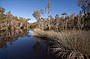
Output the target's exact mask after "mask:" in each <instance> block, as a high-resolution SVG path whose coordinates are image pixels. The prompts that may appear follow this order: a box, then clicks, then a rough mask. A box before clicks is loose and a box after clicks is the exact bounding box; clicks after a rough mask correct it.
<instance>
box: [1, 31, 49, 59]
mask: <svg viewBox="0 0 90 59" xmlns="http://www.w3.org/2000/svg"><path fill="white" fill-rule="evenodd" d="M47 57H48V55H47V42H46V41H45V40H41V39H40V38H37V37H33V36H32V31H19V32H18V31H17V32H13V31H6V32H0V59H47Z"/></svg>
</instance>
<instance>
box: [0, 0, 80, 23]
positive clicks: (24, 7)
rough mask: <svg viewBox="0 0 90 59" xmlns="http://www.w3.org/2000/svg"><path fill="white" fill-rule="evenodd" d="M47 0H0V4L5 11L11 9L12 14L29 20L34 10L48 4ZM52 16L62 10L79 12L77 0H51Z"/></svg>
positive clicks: (69, 12)
mask: <svg viewBox="0 0 90 59" xmlns="http://www.w3.org/2000/svg"><path fill="white" fill-rule="evenodd" d="M48 1H49V0H0V6H2V7H4V8H5V9H6V12H7V11H11V13H12V14H13V15H14V16H18V17H20V16H21V17H24V18H31V19H32V20H31V22H34V21H35V18H34V17H33V16H32V13H33V12H34V10H40V9H41V8H45V7H47V6H48ZM51 4H52V16H53V17H54V16H55V15H56V14H59V15H60V16H61V13H62V12H67V13H68V15H70V14H72V13H76V14H77V13H79V11H80V7H79V6H78V0H51Z"/></svg>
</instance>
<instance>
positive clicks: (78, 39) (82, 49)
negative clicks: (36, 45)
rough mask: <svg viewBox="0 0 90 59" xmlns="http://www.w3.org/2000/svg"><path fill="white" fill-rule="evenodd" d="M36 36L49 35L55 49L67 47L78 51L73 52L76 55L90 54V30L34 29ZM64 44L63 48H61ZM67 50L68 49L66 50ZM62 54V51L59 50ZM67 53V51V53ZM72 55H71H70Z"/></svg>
mask: <svg viewBox="0 0 90 59" xmlns="http://www.w3.org/2000/svg"><path fill="white" fill-rule="evenodd" d="M33 34H34V36H38V37H47V38H50V40H49V39H48V40H49V43H53V44H52V45H51V46H50V48H52V46H53V51H55V52H57V51H61V50H60V49H62V50H65V49H67V52H71V51H68V49H69V50H73V51H77V52H75V53H74V52H71V53H73V54H74V55H77V54H80V53H81V54H80V55H81V56H82V55H86V56H90V47H89V46H90V31H84V30H83V31H82V30H68V31H61V32H54V31H43V30H40V29H34V33H33ZM61 46H63V48H61ZM65 51H66V50H65ZM58 53H59V54H57V55H60V53H61V52H58ZM66 54H67V53H66ZM69 56H70V55H69Z"/></svg>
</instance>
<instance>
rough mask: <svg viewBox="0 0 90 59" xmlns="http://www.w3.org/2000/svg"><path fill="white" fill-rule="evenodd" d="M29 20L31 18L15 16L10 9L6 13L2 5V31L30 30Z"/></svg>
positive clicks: (0, 15) (0, 12) (0, 11)
mask: <svg viewBox="0 0 90 59" xmlns="http://www.w3.org/2000/svg"><path fill="white" fill-rule="evenodd" d="M29 20H30V19H29V18H27V19H25V18H23V17H19V18H18V17H17V16H13V15H12V14H11V12H10V11H9V12H7V13H5V9H4V8H3V7H0V31H9V30H10V31H16V30H18V31H21V30H28V28H29V26H30V24H29V22H28V21H29Z"/></svg>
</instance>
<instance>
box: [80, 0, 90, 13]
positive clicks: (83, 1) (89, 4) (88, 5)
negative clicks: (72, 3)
mask: <svg viewBox="0 0 90 59" xmlns="http://www.w3.org/2000/svg"><path fill="white" fill-rule="evenodd" d="M78 4H79V6H80V7H81V8H82V12H83V13H84V14H87V13H90V1H89V0H79V1H78Z"/></svg>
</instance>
